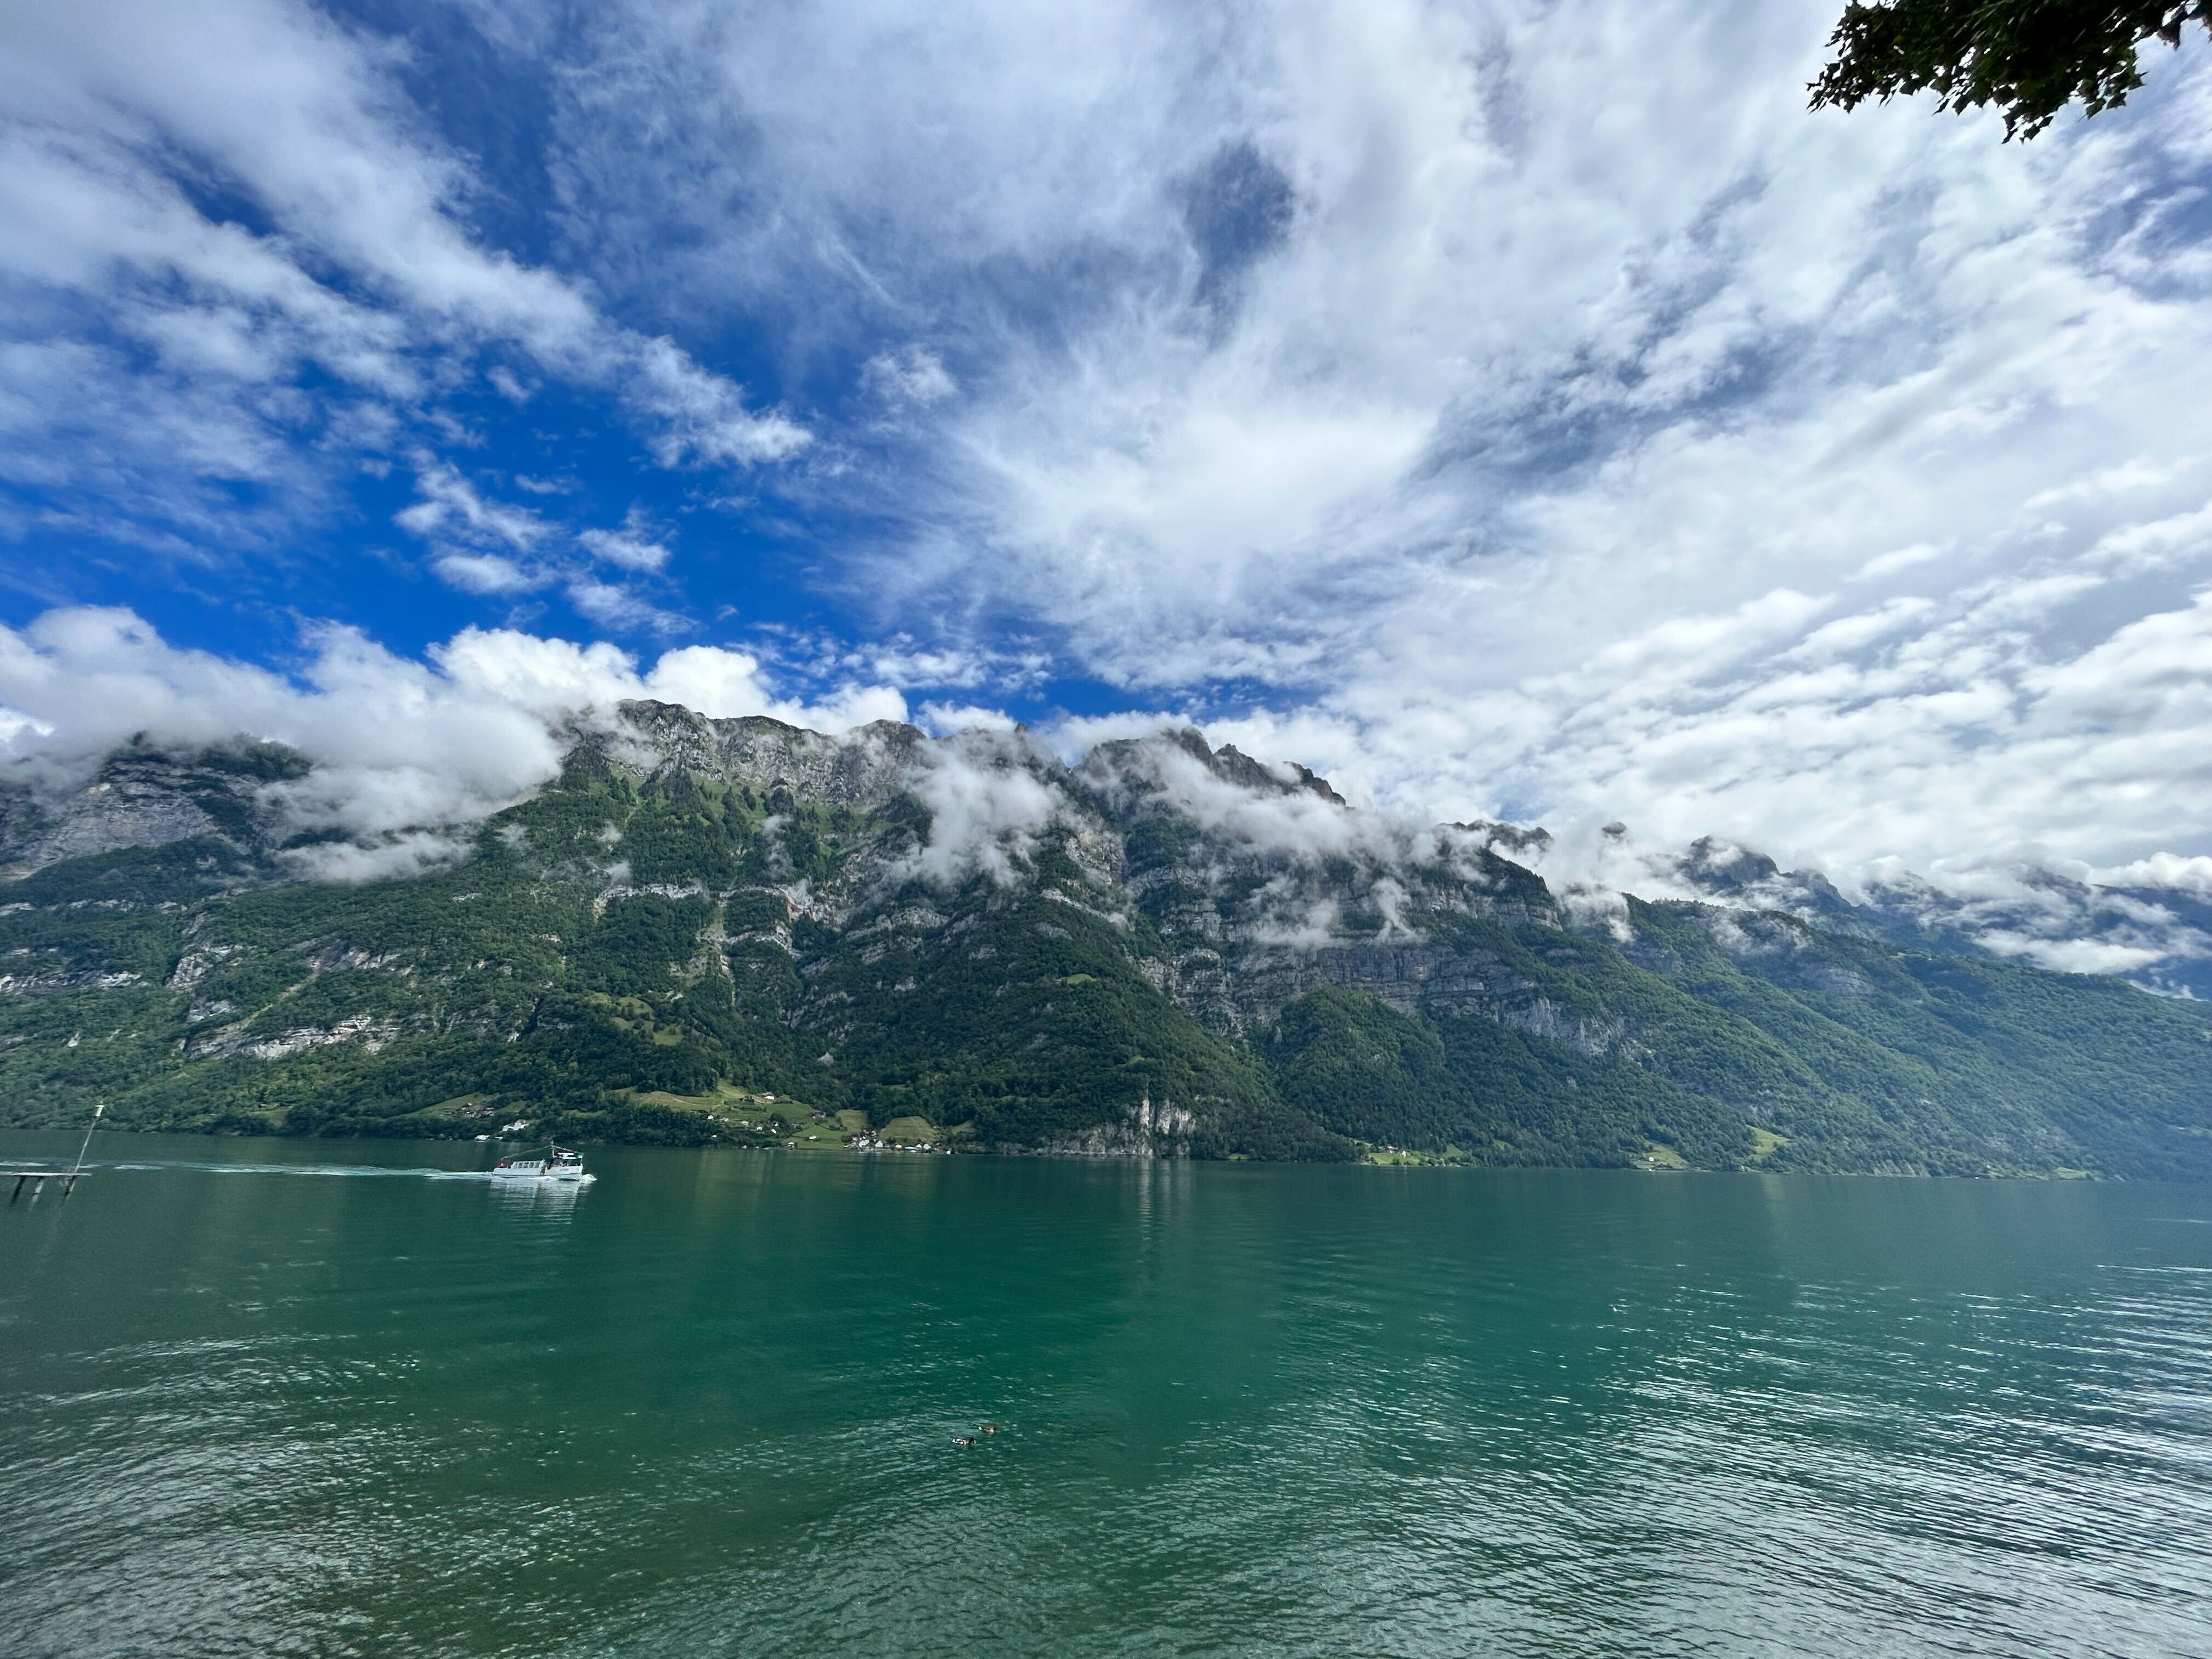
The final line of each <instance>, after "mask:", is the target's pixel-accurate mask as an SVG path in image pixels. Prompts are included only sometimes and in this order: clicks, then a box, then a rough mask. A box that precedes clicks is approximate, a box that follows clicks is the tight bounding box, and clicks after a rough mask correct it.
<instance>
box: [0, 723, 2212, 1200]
mask: <svg viewBox="0 0 2212 1659" xmlns="http://www.w3.org/2000/svg"><path fill="white" fill-rule="evenodd" d="M564 735H565V741H566V743H567V750H566V757H565V759H564V762H563V764H562V771H561V773H560V775H558V776H557V777H556V778H554V779H553V780H551V781H549V782H547V783H546V784H545V785H544V786H543V787H540V788H538V790H536V791H534V792H532V793H529V794H528V795H527V796H526V798H524V799H521V800H519V801H516V802H514V803H513V804H512V805H508V806H507V807H506V808H504V809H503V810H501V811H497V812H494V813H492V814H491V815H489V817H484V818H483V819H481V820H479V821H477V822H476V823H468V824H461V825H438V824H423V825H416V826H411V827H410V828H409V829H406V830H404V832H390V833H387V834H385V835H383V836H369V837H362V836H354V837H350V838H349V837H347V836H344V835H343V834H342V833H339V832H338V831H337V830H336V829H334V828H333V827H332V826H331V825H330V824H328V823H320V824H318V823H313V822H312V821H311V820H310V821H308V822H307V823H302V821H301V820H302V817H303V814H302V812H301V811H300V810H299V808H298V803H299V802H301V800H304V799H308V798H309V796H310V795H311V794H312V793H313V792H312V786H313V782H314V779H315V776H316V773H315V769H314V768H313V766H312V765H310V764H309V763H307V762H306V761H305V760H304V759H303V758H302V757H297V756H295V755H292V754H290V753H289V751H286V750H282V749H281V748H279V747H276V746H274V745H268V744H241V745H240V746H239V747H237V748H236V749H234V750H199V751H193V752H190V753H184V754H173V753H165V752H163V751H161V750H158V749H156V748H155V747H153V746H151V745H138V746H135V747H133V748H131V749H130V750H125V751H121V752H119V753H118V754H117V755H115V756H112V757H108V758H107V760H106V762H105V763H104V764H103V765H102V767H101V769H100V775H98V776H97V777H95V778H94V780H93V781H91V782H90V783H88V784H84V785H82V787H78V788H76V789H75V790H73V791H62V792H56V791H53V790H52V789H51V788H48V789H44V790H41V789H40V788H34V787H28V786H27V785H23V784H17V785H15V786H13V787H10V788H9V790H8V791H6V792H5V797H4V799H0V865H4V867H5V869H6V870H7V871H8V872H9V873H11V874H12V875H13V879H12V880H9V881H8V882H7V883H6V884H4V885H0V1083H5V1084H8V1085H10V1087H9V1095H8V1097H9V1099H11V1101H13V1103H14V1104H13V1105H12V1106H11V1108H10V1109H9V1116H10V1117H11V1118H12V1120H13V1121H17V1122H33V1121H67V1120H69V1119H70V1118H71V1117H73V1116H75V1115H79V1114H80V1113H81V1112H82V1111H83V1110H85V1109H88V1106H89V1103H90V1101H91V1099H93V1098H94V1097H100V1098H107V1099H109V1100H110V1101H111V1104H112V1111H113V1113H114V1115H115V1116H116V1118H117V1119H118V1121H123V1122H125V1123H139V1124H143V1125H146V1126H148V1127H201V1128H217V1129H232V1130H259V1131H270V1130H279V1131H287V1132H292V1133H352V1134H361V1133H402V1134H460V1133H485V1132H487V1130H488V1129H489V1128H492V1127H496V1125H497V1123H499V1122H507V1121H514V1116H515V1115H522V1116H524V1117H525V1118H526V1120H527V1121H530V1122H531V1124H532V1127H533V1128H534V1129H538V1130H541V1131H558V1132H560V1133H569V1134H575V1135H578V1136H580V1137H581V1136H588V1135H593V1134H598V1135H605V1136H609V1137H615V1138H625V1139H677V1140H691V1141H698V1140H710V1139H720V1140H723V1141H726V1142H731V1143H734V1144H769V1142H771V1141H772V1140H774V1139H777V1138H779V1137H780V1136H781V1137H782V1138H790V1137H789V1133H788V1132H789V1131H791V1130H792V1129H793V1127H795V1126H796V1125H797V1123H798V1121H799V1120H798V1119H797V1118H796V1116H795V1114H797V1113H799V1112H801V1111H804V1112H805V1113H806V1114H807V1117H806V1120H805V1121H807V1122H809V1123H811V1124H812V1125H813V1126H814V1129H813V1133H816V1134H817V1138H819V1137H821V1136H823V1135H825V1134H826V1133H827V1131H826V1130H825V1129H824V1128H823V1127H822V1126H823V1125H826V1124H829V1123H831V1122H832V1121H835V1122H836V1124H837V1125H838V1126H839V1127H842V1128H844V1129H848V1130H856V1129H857V1128H858V1127H860V1125H862V1124H865V1125H867V1126H872V1127H878V1128H880V1127H882V1126H884V1125H885V1124H887V1123H891V1122H899V1123H913V1124H919V1125H923V1126H926V1127H927V1129H928V1130H929V1132H930V1133H932V1134H933V1135H936V1136H938V1137H940V1138H941V1139H943V1140H944V1142H945V1144H952V1145H963V1146H975V1147H978V1148H984V1147H987V1148H994V1149H1000V1150H1062V1151H1087V1152H1114V1153H1119V1154H1136V1155H1165V1156H1245V1157H1261V1158H1267V1157H1297V1158H1346V1157H1354V1156H1361V1155H1368V1154H1371V1153H1374V1152H1377V1151H1378V1150H1381V1149H1392V1148H1395V1149H1403V1150H1405V1151H1407V1152H1411V1153H1412V1154H1413V1155H1417V1156H1420V1157H1425V1158H1450V1159H1455V1160H1461V1161H1471V1162H1482V1163H1551V1164H1642V1165H1644V1166H1646V1167H1652V1166H1656V1165H1662V1164H1665V1165H1672V1164H1688V1165H1693V1166H1699V1167H1710V1168H1767V1169H1793V1168H1794V1169H1832V1170H1890V1171H1913V1172H1928V1173H1955V1174H1991V1173H2000V1174H2001V1173H2044V1174H2050V1173H2071V1172H2087V1173H2097V1174H2106V1175H2121V1176H2179V1177H2185V1178H2192V1179H2194V1178H2206V1177H2208V1176H2212V1090H2208V1089H2207V1088H2206V1086H2205V1085H2204V1082H2203V1079H2204V1077H2205V1063H2204V1062H2205V1060H2206V1058H2207V1052H2206V1044H2207V1043H2208V1042H2212V1019H2208V1018H2207V1017H2206V1012H2205V1011H2204V1010H2203V1009H2200V1008H2196V1007H2192V1006H2189V1005H2187V1004H2186V1003H2185V1002H2179V1001H2172V1000H2168V1001H2161V1000H2158V999H2154V998H2152V997H2149V996H2146V995H2143V994H2142V993H2141V992H2139V991H2137V990H2136V989H2133V988H2131V987H2129V986H2127V985H2124V984H2123V983H2120V982H2118V981H2115V980H2112V979H2109V978H2103V979H2100V978H2096V977H2093V976H2084V975H2063V974H2054V973H2049V972H2046V971H2045V970H2043V969H2037V968H2033V967H2030V966H2026V965H2023V964H2021V963H2017V962H2008V961H2005V960H2002V959H2001V958H1997V957H1990V956H1989V955H1987V954H1986V953H1984V954H1981V955H1974V954H1970V953H1967V952H1964V951H1946V950H1932V949H1928V948H1924V946H1923V945H1917V944H1915V943H1912V942H1911V941H1909V940H1907V941H1900V939H1899V937H1897V936H1896V935H1895V930H1894V929H1892V930H1891V931H1890V932H1888V933H1885V932H1884V929H1883V927H1881V926H1879V925H1876V922H1875V921H1870V920H1869V918H1868V917H1867V916H1866V915H1861V914H1859V912H1860V911H1861V910H1862V909H1863V908H1864V907H1859V906H1854V905H1853V904H1852V902H1850V901H1848V900H1845V899H1844V898H1843V896H1842V895H1840V894H1838V893H1836V892H1835V890H1833V889H1832V887H1830V888H1828V889H1827V890H1826V895H1823V894H1821V893H1820V891H1819V890H1817V889H1809V890H1810V891H1811V892H1812V896H1813V900H1814V901H1815V902H1818V903H1819V904H1825V905H1826V906H1827V907H1828V908H1827V909H1826V911H1825V912H1822V913H1821V915H1819V916H1814V917H1810V918H1808V916H1807V915H1801V914H1795V913H1793V909H1792V908H1790V907H1787V906H1783V905H1775V906H1772V907H1771V908H1768V907H1762V905H1761V903H1760V902H1759V901H1760V899H1761V896H1762V894H1771V891H1772V890H1774V888H1775V884H1777V882H1778V881H1780V880H1781V879H1782V878H1784V872H1779V871H1778V869H1777V868H1775V867H1774V866H1772V863H1771V860H1759V855H1756V854H1742V853H1741V849H1734V850H1723V848H1721V847H1720V845H1719V844H1718V843H1712V844H1710V845H1706V846H1705V848H1704V850H1703V852H1702V854H1700V853H1699V852H1698V851H1697V850H1696V849H1693V852H1692V855H1691V859H1690V860H1686V864H1687V866H1688V873H1689V875H1690V876H1691V877H1692V878H1701V879H1704V880H1706V881H1708V882H1711V883H1712V884H1715V885H1717V886H1722V887H1723V888H1724V887H1725V885H1726V884H1728V883H1730V882H1733V883H1734V884H1735V887H1736V889H1737V890H1740V891H1742V892H1746V893H1748V895H1749V896H1750V899H1751V901H1752V902H1751V903H1750V904H1748V905H1737V906H1734V907H1723V906H1721V905H1717V904H1713V903H1709V902H1708V903H1700V902H1691V901H1688V900H1685V899H1680V898H1673V899H1661V900H1656V901H1646V900H1644V899H1642V898H1638V897H1635V896H1626V895H1622V896H1619V897H1618V900H1617V902H1608V903H1607V904H1605V905H1593V904H1592V903H1591V902H1589V896H1588V895H1587V894H1576V893H1573V892H1571V891H1565V890H1562V891H1555V890H1554V889H1553V887H1552V886H1551V885H1550V884H1547V880H1546V879H1545V878H1544V877H1543V876H1542V875H1541V873H1539V872H1538V871H1537V870H1536V869H1533V868H1531V867H1530V866H1529V865H1528V864H1526V863H1522V862H1520V861H1517V860H1516V859H1514V858H1510V857H1508V856H1506V855H1505V853H1504V852H1502V851H1500V850H1499V849H1500V848H1504V849H1506V850H1508V851H1511V852H1516V853H1520V854H1522V855H1523V856H1526V857H1531V858H1540V857H1541V854H1543V853H1544V850H1545V847H1546V842H1544V841H1543V840H1542V839H1541V832H1537V831H1534V830H1531V829H1527V828H1525V827H1518V826H1505V825H1495V824H1439V825H1433V826H1425V827H1414V826H1409V825H1407V824H1404V823H1399V822H1396V821H1395V820H1391V819H1388V818H1385V817H1382V816H1381V815H1377V814H1371V813H1362V812H1358V811H1353V810H1352V808H1350V807H1349V806H1347V805H1346V804H1345V801H1344V799H1343V797H1342V796H1340V794H1338V793H1336V792H1335V791H1334V789H1333V788H1332V787H1330V786H1329V785H1328V781H1326V780H1324V779H1322V778H1320V777H1318V776H1317V775H1315V774H1314V773H1312V772H1311V771H1310V769H1305V768H1303V767H1297V766H1291V765H1285V766H1276V765H1271V764H1269V763H1264V762H1261V761H1258V760H1255V759H1254V758H1252V757H1248V756H1246V755H1243V754H1242V753H1241V752H1239V751H1238V750H1236V749H1235V748H1233V747H1231V746H1224V747H1222V748H1220V749H1215V748H1213V747H1212V746H1211V745H1210V744H1208V743H1207V742H1206V739H1205V738H1204V737H1203V735H1202V734H1200V733H1199V732H1196V731H1194V730H1190V731H1182V732H1169V733H1162V734H1158V735H1155V736H1152V737H1147V738H1129V739H1117V740H1115V741H1112V742H1109V743H1103V744H1099V745H1097V747H1095V748H1094V749H1093V750H1091V751H1090V752H1089V753H1088V754H1086V755H1085V757H1083V758H1082V759H1081V760H1080V761H1079V762H1078V763H1076V764H1074V765H1073V766H1071V765H1069V764H1067V763H1066V762H1064V761H1063V760H1062V759H1060V757H1058V756H1057V755H1055V754H1054V753H1052V752H1051V751H1050V750H1048V749H1047V748H1046V747H1045V746H1044V745H1043V744H1042V743H1040V742H1039V741H1038V740H1037V739H1036V738H1035V737H1034V736H1033V735H1031V734H1030V733H1027V732H1023V731H1021V730H1019V729H1017V730H1014V731H1011V732H967V733H962V734H957V735H956V736H954V737H951V738H927V737H926V736H925V735H924V734H923V733H921V732H919V731H917V730H915V728H913V727H911V726H900V725H896V724H895V723H892V722H888V721H885V722H877V723H875V724H874V725H872V726H863V727H860V728H857V729H856V730H855V731H853V732H847V733H844V734H842V735H841V736H836V737H831V736H826V735H824V734H822V733H819V732H807V731H805V730H803V729H802V728H799V727H796V726H787V725H785V724H783V723H781V722H779V721H775V720H768V719H765V718H762V717H749V718H745V719H739V720H708V718H706V717H705V716H702V715H700V714H696V713H694V712H693V711H691V710H689V709H686V708H681V707H680V706H678V705H675V704H670V703H662V702H630V703H625V704H623V705H622V706H621V707H620V708H618V709H617V710H616V711H614V713H613V714H612V715H611V717H610V718H608V719H607V720H604V721H603V722H599V723H596V724H586V723H581V722H580V723H577V724H574V725H573V726H571V727H570V728H569V729H568V732H566V733H565V734H564ZM337 876H352V877H355V878H356V879H353V880H350V881H348V880H337V879H332V878H333V877H337ZM362 878H366V879H362ZM1799 890H1800V891H1803V890H1808V884H1805V883H1802V882H1800V883H1799ZM1830 896H1832V902H1831V900H1830ZM1824 918H1825V919H1824ZM771 1097H772V1098H771ZM840 1113H842V1114H844V1116H843V1117H842V1118H839V1117H837V1116H836V1115H837V1114H840ZM779 1124H780V1125H781V1127H777V1125H779Z"/></svg>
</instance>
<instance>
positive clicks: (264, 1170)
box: [63, 1158, 492, 1183]
mask: <svg viewBox="0 0 2212 1659" xmlns="http://www.w3.org/2000/svg"><path fill="white" fill-rule="evenodd" d="M84 1167H85V1169H86V1170H87V1171H90V1170H189V1171H191V1172H192V1173H195V1174H203V1175H289V1176H362V1177H374V1178H383V1177H389V1176H399V1177H405V1176H413V1177H415V1178H416V1179H417V1180H420V1181H475V1182H487V1183H489V1182H490V1180H491V1178H492V1173H491V1171H490V1170H423V1169H413V1170H406V1169H387V1168H386V1167H384V1166H383V1165H381V1164H203V1163H196V1162H188V1161H186V1160H184V1159H181V1158H175V1159H170V1158H164V1159H145V1160H137V1161H132V1162H128V1163H116V1164H86V1165H85V1166H84ZM63 1173H66V1171H64V1172H63Z"/></svg>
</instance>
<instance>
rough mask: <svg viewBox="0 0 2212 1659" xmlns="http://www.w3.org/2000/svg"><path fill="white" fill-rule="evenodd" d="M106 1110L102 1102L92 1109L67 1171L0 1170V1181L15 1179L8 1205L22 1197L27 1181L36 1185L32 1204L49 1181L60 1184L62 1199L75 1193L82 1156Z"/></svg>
mask: <svg viewBox="0 0 2212 1659" xmlns="http://www.w3.org/2000/svg"><path fill="white" fill-rule="evenodd" d="M106 1110H107V1103H106V1101H104V1100H103V1101H101V1102H100V1103H99V1104H98V1105H96V1106H94V1108H93V1109H92V1121H91V1122H89V1123H88V1124H86V1125H85V1126H84V1139H82V1140H81V1141H79V1142H78V1143H77V1147H76V1163H75V1164H71V1165H70V1167H69V1168H68V1169H66V1170H0V1181H5V1180H6V1179H7V1178H8V1177H9V1176H15V1189H14V1190H13V1191H11V1192H10V1193H9V1194H8V1201H9V1203H10V1204H13V1203H14V1202H15V1200H17V1199H19V1198H21V1197H22V1195H23V1183H24V1182H27V1181H30V1182H36V1183H37V1185H35V1186H33V1188H31V1202H32V1203H33V1204H35V1203H37V1202H38V1201H39V1195H40V1194H41V1193H43V1192H45V1191H46V1182H47V1181H48V1180H49V1179H52V1180H54V1181H58V1182H61V1183H62V1196H63V1197H64V1198H67V1197H68V1196H69V1195H70V1194H71V1193H73V1192H75V1191H76V1178H77V1177H78V1176H81V1175H82V1174H83V1173H84V1155H85V1152H86V1151H87V1149H88V1148H89V1147H90V1146H91V1145H92V1132H93V1131H94V1129H97V1128H98V1127H100V1118H101V1116H102V1115H104V1114H105V1113H106Z"/></svg>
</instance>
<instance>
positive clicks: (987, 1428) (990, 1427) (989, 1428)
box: [982, 1423, 999, 1434]
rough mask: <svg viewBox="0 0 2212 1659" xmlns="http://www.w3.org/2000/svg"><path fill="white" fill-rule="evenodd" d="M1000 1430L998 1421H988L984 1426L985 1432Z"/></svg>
mask: <svg viewBox="0 0 2212 1659" xmlns="http://www.w3.org/2000/svg"><path fill="white" fill-rule="evenodd" d="M998 1431H999V1425H997V1424H996V1423H986V1424H985V1425H983V1428H982V1432H983V1433H985V1434H996V1433H998Z"/></svg>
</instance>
